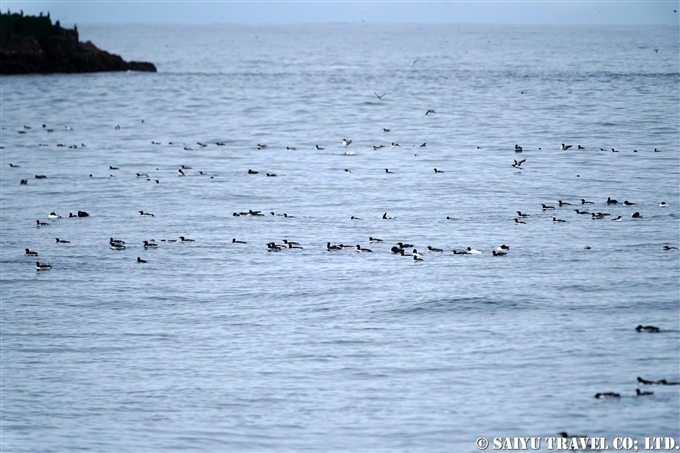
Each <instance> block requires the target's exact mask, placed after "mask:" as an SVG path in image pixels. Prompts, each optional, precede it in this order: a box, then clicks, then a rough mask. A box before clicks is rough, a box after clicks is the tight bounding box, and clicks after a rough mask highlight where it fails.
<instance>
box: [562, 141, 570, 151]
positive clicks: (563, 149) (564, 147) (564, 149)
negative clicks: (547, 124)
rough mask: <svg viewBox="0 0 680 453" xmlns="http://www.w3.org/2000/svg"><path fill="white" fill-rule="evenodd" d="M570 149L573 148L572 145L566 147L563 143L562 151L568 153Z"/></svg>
mask: <svg viewBox="0 0 680 453" xmlns="http://www.w3.org/2000/svg"><path fill="white" fill-rule="evenodd" d="M569 148H571V145H565V144H564V143H562V147H561V149H562V151H566V150H568V149H569Z"/></svg>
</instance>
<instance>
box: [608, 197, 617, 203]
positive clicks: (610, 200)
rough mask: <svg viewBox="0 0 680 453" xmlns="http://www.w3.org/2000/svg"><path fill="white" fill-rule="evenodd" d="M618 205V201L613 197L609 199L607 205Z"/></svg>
mask: <svg viewBox="0 0 680 453" xmlns="http://www.w3.org/2000/svg"><path fill="white" fill-rule="evenodd" d="M616 203H618V201H616V200H612V198H611V197H607V204H616Z"/></svg>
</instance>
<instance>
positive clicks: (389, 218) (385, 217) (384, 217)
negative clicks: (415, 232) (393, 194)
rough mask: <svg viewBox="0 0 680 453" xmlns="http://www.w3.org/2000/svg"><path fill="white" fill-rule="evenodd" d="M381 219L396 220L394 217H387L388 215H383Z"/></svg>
mask: <svg viewBox="0 0 680 453" xmlns="http://www.w3.org/2000/svg"><path fill="white" fill-rule="evenodd" d="M382 218H383V219H384V220H392V219H396V217H392V216H389V215H387V213H384V214H383V216H382Z"/></svg>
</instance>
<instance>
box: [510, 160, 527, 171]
mask: <svg viewBox="0 0 680 453" xmlns="http://www.w3.org/2000/svg"><path fill="white" fill-rule="evenodd" d="M513 160H514V161H515V163H513V164H512V166H513V167H514V168H519V169H520V170H521V169H522V164H523V163H524V162H526V161H527V160H526V159H522V160H520V161H519V162H517V159H513Z"/></svg>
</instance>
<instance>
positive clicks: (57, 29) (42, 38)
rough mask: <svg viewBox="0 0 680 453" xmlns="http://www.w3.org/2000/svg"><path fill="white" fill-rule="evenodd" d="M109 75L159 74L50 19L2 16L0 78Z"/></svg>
mask: <svg viewBox="0 0 680 453" xmlns="http://www.w3.org/2000/svg"><path fill="white" fill-rule="evenodd" d="M106 71H147V72H156V67H155V66H154V65H153V63H148V62H141V61H129V62H127V61H125V60H123V59H122V58H121V57H120V56H118V55H114V54H111V53H109V52H106V51H104V50H101V49H98V48H97V47H96V46H95V45H94V44H92V43H91V42H90V41H87V42H85V43H83V42H80V41H79V40H78V30H77V29H75V28H74V29H73V30H69V29H65V28H62V27H61V25H60V24H59V21H57V22H56V23H55V24H52V20H51V19H50V17H49V15H47V16H43V15H42V14H41V15H40V16H24V15H23V13H21V14H16V13H14V14H11V13H9V12H7V13H6V14H5V13H0V74H51V73H83V72H106Z"/></svg>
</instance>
